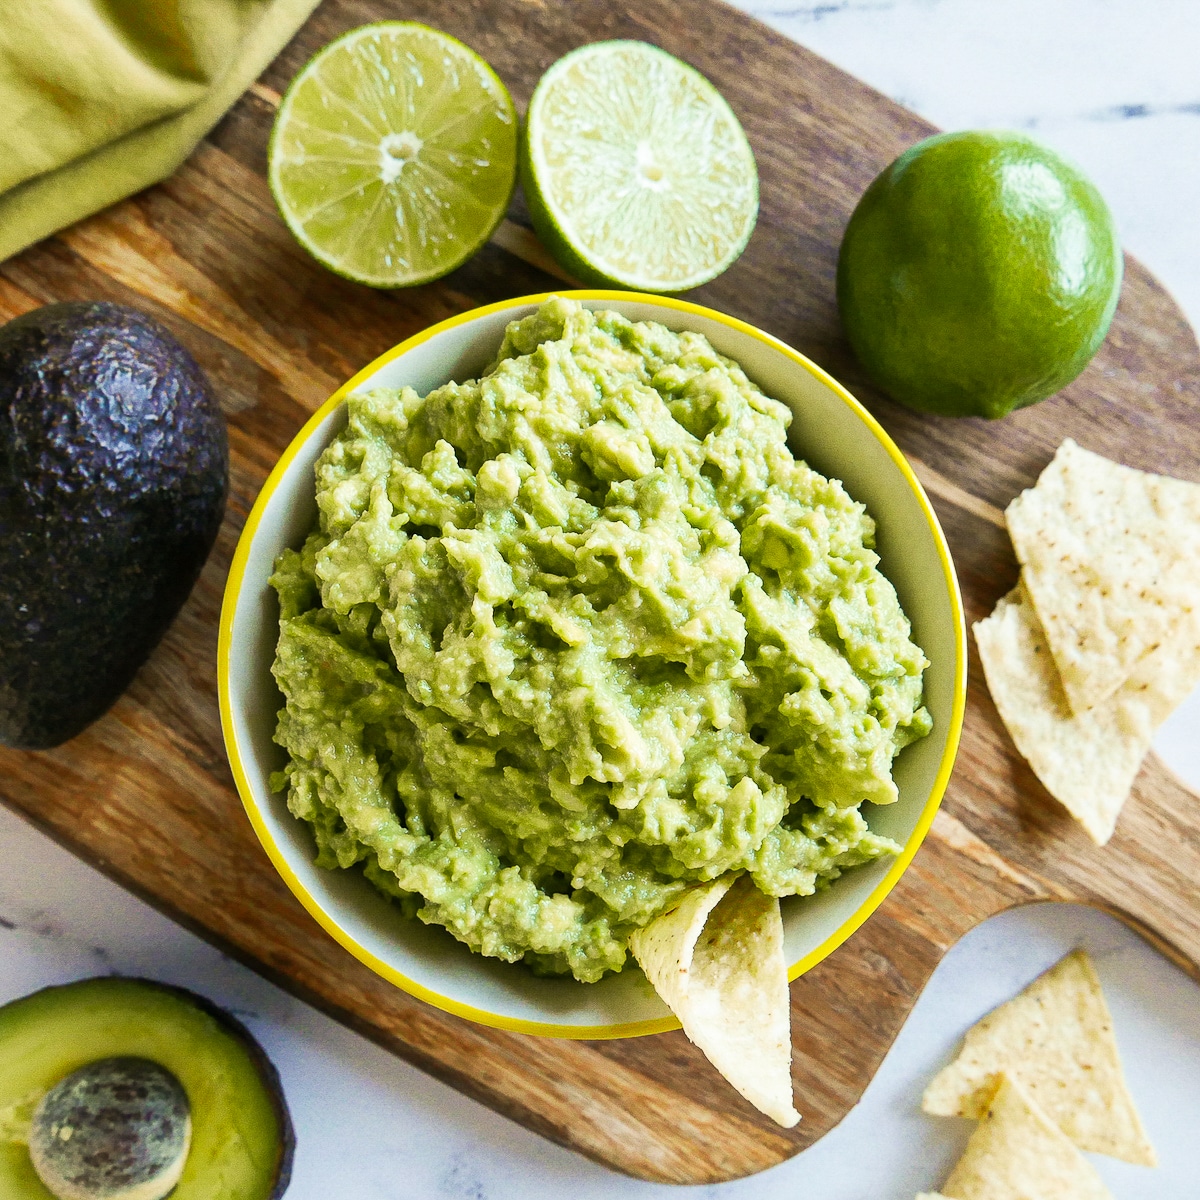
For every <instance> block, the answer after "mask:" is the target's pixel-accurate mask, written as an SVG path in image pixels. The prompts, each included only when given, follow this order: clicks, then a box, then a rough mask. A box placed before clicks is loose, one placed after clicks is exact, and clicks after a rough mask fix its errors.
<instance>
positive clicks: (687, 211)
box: [521, 41, 758, 292]
mask: <svg viewBox="0 0 1200 1200" xmlns="http://www.w3.org/2000/svg"><path fill="white" fill-rule="evenodd" d="M521 167H522V183H523V184H524V187H525V192H526V198H527V200H528V202H529V212H530V218H531V219H532V221H533V225H534V228H535V229H536V230H537V233H538V236H539V237H540V238H541V239H542V241H543V243H544V244H545V245H546V247H547V249H548V250H549V251H550V252H551V254H553V255H554V257H555V258H556V259H557V261H558V263H559V265H560V266H561V267H563V269H564V270H566V271H567V272H569V273H570V274H571V275H574V276H575V277H576V278H578V279H581V280H584V281H585V282H588V283H596V284H601V285H607V286H617V287H624V288H634V289H637V290H638V291H644V292H682V291H686V290H687V289H689V288H694V287H697V286H699V285H700V284H702V283H706V282H707V281H708V280H710V279H712V278H713V277H714V276H716V275H719V274H720V273H721V272H722V271H724V270H725V269H726V268H727V267H728V266H729V265H730V264H731V263H732V262H733V261H734V260H735V259H736V258H737V257H738V255H739V254H741V252H742V250H743V249H744V248H745V246H746V243H747V241H748V240H749V238H750V234H751V233H752V232H753V230H754V223H755V220H756V219H757V216H758V174H757V170H756V168H755V163H754V154H753V152H752V151H751V149H750V143H749V141H748V140H747V138H746V135H745V132H744V131H743V129H742V127H741V125H740V124H739V122H738V119H737V117H736V116H735V115H734V113H733V110H732V109H731V108H730V107H729V105H728V104H727V103H726V101H725V100H724V98H723V97H722V96H721V94H720V93H719V92H718V91H717V89H716V88H715V87H713V85H712V84H711V83H709V81H708V80H707V79H705V78H704V76H703V75H701V74H700V73H699V72H698V71H696V70H694V69H693V68H692V67H689V66H688V65H687V64H686V63H683V62H680V61H679V59H677V58H674V57H672V56H671V55H670V54H667V53H666V51H664V50H660V49H659V48H658V47H656V46H651V45H649V44H648V43H646V42H636V41H612V42H596V43H593V44H592V45H588V46H583V47H581V48H580V49H578V50H574V51H572V52H571V53H570V54H568V55H566V56H565V57H563V58H561V59H559V60H558V62H556V63H555V64H554V65H553V66H552V67H550V69H549V70H548V71H547V72H546V73H545V75H543V76H542V78H541V80H540V82H539V83H538V85H537V87H536V89H535V90H534V93H533V97H532V98H531V100H530V102H529V112H528V115H527V117H526V122H525V129H524V133H523V137H522V144H521Z"/></svg>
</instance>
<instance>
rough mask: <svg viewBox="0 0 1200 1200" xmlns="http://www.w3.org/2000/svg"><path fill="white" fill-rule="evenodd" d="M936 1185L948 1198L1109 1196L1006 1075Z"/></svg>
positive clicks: (1073, 1199)
mask: <svg viewBox="0 0 1200 1200" xmlns="http://www.w3.org/2000/svg"><path fill="white" fill-rule="evenodd" d="M942 1186H943V1188H944V1190H945V1193H946V1195H947V1196H952V1197H953V1198H954V1200H1033V1198H1034V1197H1036V1200H1112V1193H1111V1192H1110V1191H1109V1190H1108V1188H1106V1187H1105V1186H1104V1184H1103V1183H1102V1182H1101V1181H1100V1176H1099V1175H1097V1174H1096V1169H1095V1167H1093V1166H1092V1164H1091V1163H1089V1162H1088V1161H1087V1159H1086V1158H1084V1157H1083V1155H1082V1154H1080V1153H1079V1151H1078V1150H1077V1149H1076V1148H1075V1146H1074V1145H1073V1144H1072V1142H1071V1140H1070V1139H1069V1138H1068V1137H1067V1136H1066V1134H1064V1133H1063V1132H1062V1130H1061V1129H1059V1128H1058V1126H1057V1125H1055V1124H1054V1122H1053V1121H1052V1120H1050V1118H1049V1117H1048V1116H1047V1115H1046V1114H1045V1113H1044V1112H1043V1111H1042V1109H1041V1107H1040V1106H1039V1105H1038V1103H1037V1101H1036V1100H1034V1098H1033V1097H1032V1096H1031V1095H1030V1094H1029V1093H1028V1092H1027V1091H1026V1090H1025V1089H1024V1088H1023V1087H1022V1086H1021V1085H1020V1084H1019V1083H1018V1082H1017V1081H1016V1080H1015V1079H1012V1078H1010V1077H1009V1076H1007V1075H1002V1076H1001V1077H1000V1082H999V1086H998V1087H996V1089H995V1095H993V1096H992V1098H991V1101H990V1103H989V1104H988V1106H987V1108H986V1110H985V1111H984V1113H983V1117H982V1120H981V1121H980V1122H979V1124H978V1125H977V1126H976V1127H975V1132H974V1133H972V1134H971V1140H970V1141H969V1142H967V1148H966V1150H964V1151H963V1156H962V1158H960V1159H959V1160H958V1165H957V1166H956V1167H955V1168H954V1170H953V1171H951V1172H950V1178H949V1179H947V1180H946V1182H945V1183H944V1184H943V1185H942Z"/></svg>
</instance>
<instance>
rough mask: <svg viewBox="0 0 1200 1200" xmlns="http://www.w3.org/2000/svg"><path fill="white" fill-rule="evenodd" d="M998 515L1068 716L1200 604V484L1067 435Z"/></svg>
mask: <svg viewBox="0 0 1200 1200" xmlns="http://www.w3.org/2000/svg"><path fill="white" fill-rule="evenodd" d="M1005 517H1006V520H1007V522H1008V530H1009V533H1010V535H1011V536H1012V541H1013V546H1014V548H1015V550H1016V553H1017V559H1018V560H1019V561H1020V563H1021V567H1022V579H1023V580H1024V582H1025V585H1026V587H1027V589H1028V592H1029V596H1030V599H1031V600H1032V602H1033V607H1034V609H1035V610H1036V611H1037V615H1038V618H1039V620H1040V621H1041V625H1042V628H1043V630H1044V631H1045V636H1046V641H1047V643H1048V644H1049V647H1050V651H1051V653H1052V654H1053V656H1054V661H1055V663H1056V664H1057V666H1058V672H1059V675H1060V677H1061V679H1062V685H1063V689H1064V692H1065V694H1066V697H1067V700H1068V702H1069V704H1070V706H1071V709H1072V711H1073V712H1075V713H1083V712H1086V711H1087V710H1088V709H1090V708H1092V707H1094V706H1095V705H1097V704H1099V703H1101V702H1102V701H1103V700H1105V699H1106V698H1107V697H1109V696H1111V695H1112V694H1113V692H1115V691H1116V690H1117V689H1118V688H1119V687H1120V686H1121V684H1122V683H1124V682H1125V680H1126V679H1128V678H1129V676H1130V675H1131V674H1132V673H1133V671H1134V670H1135V668H1136V667H1137V666H1138V664H1139V663H1140V662H1141V661H1142V660H1143V659H1144V658H1145V657H1146V656H1147V655H1149V654H1152V653H1154V651H1155V650H1156V649H1157V648H1158V647H1159V646H1161V645H1162V644H1163V642H1165V641H1166V640H1167V638H1168V637H1169V636H1170V634H1171V633H1172V632H1173V630H1174V629H1175V628H1176V626H1177V625H1178V623H1179V622H1180V621H1181V620H1182V618H1183V617H1184V615H1185V614H1186V613H1187V612H1188V610H1190V609H1191V608H1192V607H1193V606H1194V605H1197V604H1200V485H1197V484H1194V483H1187V482H1185V481H1183V480H1179V479H1171V478H1168V477H1167V476H1163V475H1151V474H1148V473H1146V472H1145V471H1136V470H1134V469H1133V468H1131V467H1125V466H1121V465H1119V464H1118V463H1114V462H1110V461H1109V460H1108V459H1106V458H1103V457H1102V456H1100V455H1098V454H1093V453H1092V452H1091V451H1088V450H1084V449H1082V448H1081V447H1080V446H1078V445H1076V444H1075V442H1073V441H1071V440H1070V439H1069V438H1068V439H1067V440H1066V441H1065V442H1063V444H1062V445H1061V446H1060V447H1059V449H1058V453H1057V454H1056V455H1055V456H1054V461H1053V462H1051V464H1050V465H1049V466H1048V467H1047V468H1046V470H1045V471H1043V472H1042V475H1041V477H1040V478H1039V479H1038V481H1037V484H1036V486H1034V487H1032V488H1030V489H1028V490H1027V491H1024V492H1022V493H1021V495H1019V496H1018V497H1017V498H1016V499H1015V500H1014V501H1013V502H1012V503H1011V504H1010V505H1009V506H1008V509H1007V511H1006V513H1005Z"/></svg>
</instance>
